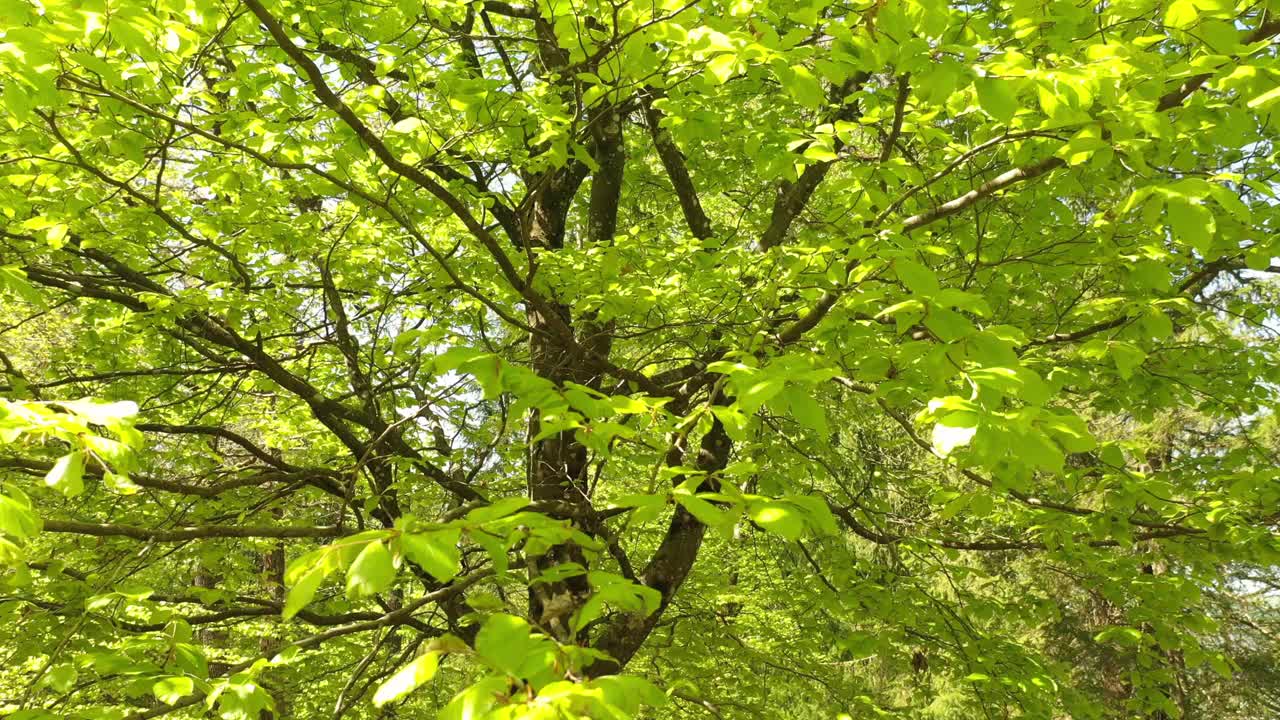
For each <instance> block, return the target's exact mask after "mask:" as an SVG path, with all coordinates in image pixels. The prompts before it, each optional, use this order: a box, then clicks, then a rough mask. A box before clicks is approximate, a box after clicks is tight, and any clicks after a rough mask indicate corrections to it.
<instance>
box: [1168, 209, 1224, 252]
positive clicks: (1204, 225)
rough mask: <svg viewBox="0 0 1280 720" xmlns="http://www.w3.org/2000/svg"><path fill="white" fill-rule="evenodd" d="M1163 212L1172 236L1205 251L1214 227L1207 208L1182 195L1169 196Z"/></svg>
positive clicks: (1211, 216)
mask: <svg viewBox="0 0 1280 720" xmlns="http://www.w3.org/2000/svg"><path fill="white" fill-rule="evenodd" d="M1165 212H1166V214H1167V216H1168V218H1169V227H1170V228H1171V229H1172V230H1173V235H1174V237H1176V238H1178V239H1179V240H1181V241H1183V242H1185V243H1187V244H1188V245H1190V246H1191V247H1193V248H1195V249H1196V250H1198V251H1200V252H1202V253H1203V252H1207V250H1208V247H1209V245H1210V242H1211V241H1212V239H1213V233H1214V228H1215V223H1214V220H1213V213H1211V212H1209V209H1208V208H1206V207H1205V206H1203V205H1199V204H1196V203H1193V202H1191V201H1190V200H1188V199H1186V198H1183V197H1174V198H1169V201H1168V202H1167V203H1166V205H1165Z"/></svg>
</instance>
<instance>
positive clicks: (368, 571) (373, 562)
mask: <svg viewBox="0 0 1280 720" xmlns="http://www.w3.org/2000/svg"><path fill="white" fill-rule="evenodd" d="M395 579H396V568H395V564H394V562H393V561H392V558H391V551H389V550H387V546H386V545H384V544H382V543H381V542H379V541H377V540H375V541H373V542H371V543H368V544H367V545H365V546H364V549H363V550H361V551H360V554H359V555H357V556H356V559H355V562H353V563H351V567H350V568H348V569H347V597H349V598H352V599H359V598H366V597H372V596H374V595H377V594H378V593H380V592H382V591H384V590H386V589H387V588H389V587H391V583H392V581H394V580H395Z"/></svg>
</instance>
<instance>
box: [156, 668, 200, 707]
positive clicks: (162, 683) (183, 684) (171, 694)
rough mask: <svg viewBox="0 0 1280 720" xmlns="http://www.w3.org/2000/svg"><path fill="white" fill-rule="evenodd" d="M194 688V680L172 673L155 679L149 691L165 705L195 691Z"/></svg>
mask: <svg viewBox="0 0 1280 720" xmlns="http://www.w3.org/2000/svg"><path fill="white" fill-rule="evenodd" d="M195 689H196V684H195V681H193V680H192V679H191V678H189V677H186V676H185V675H174V676H172V677H167V678H164V679H161V680H157V681H156V683H155V684H154V685H152V686H151V693H152V694H153V695H155V696H156V699H157V700H159V701H160V702H162V703H164V704H165V705H175V704H177V702H178V701H179V700H181V699H182V698H184V697H186V696H188V695H190V694H191V693H193V692H195Z"/></svg>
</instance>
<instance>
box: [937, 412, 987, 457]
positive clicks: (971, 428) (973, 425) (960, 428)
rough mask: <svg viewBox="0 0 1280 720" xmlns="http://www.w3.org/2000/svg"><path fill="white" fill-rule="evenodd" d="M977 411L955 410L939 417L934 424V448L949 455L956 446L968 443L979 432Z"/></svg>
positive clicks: (944, 455)
mask: <svg viewBox="0 0 1280 720" xmlns="http://www.w3.org/2000/svg"><path fill="white" fill-rule="evenodd" d="M978 419H979V416H978V414H977V413H972V412H965V411H960V412H953V413H948V414H946V415H943V416H942V417H940V418H938V421H937V422H936V423H934V426H933V438H932V441H933V449H934V450H936V451H937V452H938V454H939V455H941V456H943V457H947V456H948V455H950V454H951V453H953V452H955V450H956V448H959V447H963V446H965V445H968V444H969V442H970V441H972V440H973V436H974V435H976V434H977V432H978Z"/></svg>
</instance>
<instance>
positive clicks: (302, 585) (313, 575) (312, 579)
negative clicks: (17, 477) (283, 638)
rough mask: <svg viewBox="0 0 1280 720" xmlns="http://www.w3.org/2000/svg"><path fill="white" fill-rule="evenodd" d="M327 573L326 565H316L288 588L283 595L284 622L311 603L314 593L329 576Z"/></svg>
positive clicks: (328, 570)
mask: <svg viewBox="0 0 1280 720" xmlns="http://www.w3.org/2000/svg"><path fill="white" fill-rule="evenodd" d="M329 572H330V569H329V568H328V567H327V566H326V565H323V564H319V565H316V566H315V567H314V568H312V569H311V570H310V571H309V572H307V573H305V574H303V575H302V576H301V577H300V578H299V579H298V581H297V582H296V583H294V584H293V585H292V586H290V587H289V591H288V593H286V594H285V598H284V612H283V613H282V614H283V616H284V619H285V620H288V619H289V618H292V617H293V616H294V615H297V614H298V612H299V611H301V610H302V609H303V608H305V607H306V606H307V605H309V604H310V603H311V601H312V599H314V598H315V596H316V591H317V590H319V589H320V585H321V584H323V583H324V579H325V578H326V577H328V576H329Z"/></svg>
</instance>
